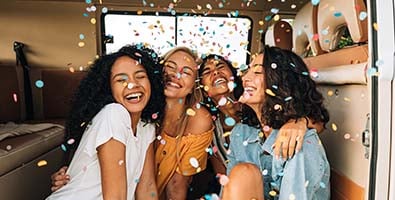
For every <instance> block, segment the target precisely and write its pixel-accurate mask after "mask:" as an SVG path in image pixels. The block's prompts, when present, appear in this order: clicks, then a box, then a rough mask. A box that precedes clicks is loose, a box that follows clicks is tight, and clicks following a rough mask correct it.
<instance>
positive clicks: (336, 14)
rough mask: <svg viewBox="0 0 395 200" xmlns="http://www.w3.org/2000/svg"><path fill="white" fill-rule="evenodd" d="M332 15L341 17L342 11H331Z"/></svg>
mask: <svg viewBox="0 0 395 200" xmlns="http://www.w3.org/2000/svg"><path fill="white" fill-rule="evenodd" d="M333 16H335V17H341V16H342V13H341V12H335V13H333Z"/></svg>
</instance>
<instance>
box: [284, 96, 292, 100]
mask: <svg viewBox="0 0 395 200" xmlns="http://www.w3.org/2000/svg"><path fill="white" fill-rule="evenodd" d="M290 100H292V97H286V98H285V99H284V101H290Z"/></svg>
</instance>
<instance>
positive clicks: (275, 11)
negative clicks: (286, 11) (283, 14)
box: [270, 8, 280, 14]
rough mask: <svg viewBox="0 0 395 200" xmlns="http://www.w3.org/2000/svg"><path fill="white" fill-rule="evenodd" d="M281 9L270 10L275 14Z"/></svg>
mask: <svg viewBox="0 0 395 200" xmlns="http://www.w3.org/2000/svg"><path fill="white" fill-rule="evenodd" d="M279 11H280V10H279V9H278V8H272V9H270V12H272V13H273V14H277V13H278V12H279Z"/></svg>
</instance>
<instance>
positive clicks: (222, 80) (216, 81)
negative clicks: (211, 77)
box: [214, 78, 226, 86]
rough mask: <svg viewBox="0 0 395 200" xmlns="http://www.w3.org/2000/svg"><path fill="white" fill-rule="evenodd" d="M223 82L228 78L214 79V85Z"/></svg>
mask: <svg viewBox="0 0 395 200" xmlns="http://www.w3.org/2000/svg"><path fill="white" fill-rule="evenodd" d="M223 82H226V79H224V78H218V79H216V80H215V81H214V85H215V86H217V85H219V84H221V83H223Z"/></svg>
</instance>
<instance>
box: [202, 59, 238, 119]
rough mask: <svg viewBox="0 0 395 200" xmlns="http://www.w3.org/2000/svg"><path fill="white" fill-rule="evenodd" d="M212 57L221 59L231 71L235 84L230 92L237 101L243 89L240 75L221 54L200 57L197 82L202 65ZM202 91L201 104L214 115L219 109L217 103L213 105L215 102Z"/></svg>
mask: <svg viewBox="0 0 395 200" xmlns="http://www.w3.org/2000/svg"><path fill="white" fill-rule="evenodd" d="M212 59H214V60H218V61H223V62H224V63H225V64H226V66H227V67H228V68H229V69H230V71H231V72H232V76H233V82H234V84H235V87H234V89H233V91H232V92H233V96H234V97H235V100H236V101H237V100H238V99H239V98H240V96H241V95H242V94H243V91H244V88H243V84H242V81H241V78H240V76H238V73H237V69H236V68H234V67H233V65H232V63H231V61H229V60H228V59H226V58H224V57H223V56H220V55H217V54H209V55H207V56H205V57H203V58H202V64H201V65H200V67H199V70H198V77H199V83H200V84H201V82H200V81H201V79H202V73H203V69H204V66H205V65H206V64H207V62H208V61H209V60H212ZM200 88H202V87H200ZM202 90H203V89H202ZM202 93H203V101H202V104H203V105H205V106H206V107H207V108H208V110H209V111H210V113H211V115H215V116H216V115H218V114H219V110H218V109H217V105H215V103H214V102H213V101H212V100H211V98H210V97H209V96H208V94H207V92H206V91H204V90H203V91H202Z"/></svg>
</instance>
